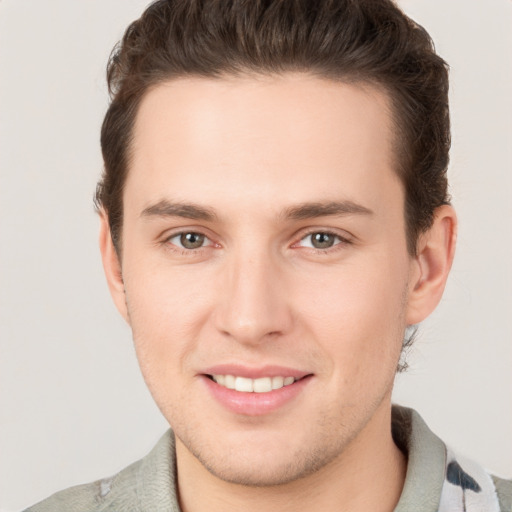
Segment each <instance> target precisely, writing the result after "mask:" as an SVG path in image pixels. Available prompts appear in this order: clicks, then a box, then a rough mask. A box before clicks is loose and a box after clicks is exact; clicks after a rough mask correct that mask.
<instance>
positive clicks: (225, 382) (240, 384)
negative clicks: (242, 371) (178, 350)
mask: <svg viewBox="0 0 512 512" xmlns="http://www.w3.org/2000/svg"><path fill="white" fill-rule="evenodd" d="M208 377H209V378H210V379H211V380H213V381H214V382H216V383H217V384H218V385H219V386H222V387H224V388H227V389H233V390H235V391H240V392H241V393H269V392H270V391H275V390H277V389H281V388H283V387H286V386H290V385H291V384H293V383H294V382H297V381H298V380H301V379H296V378H295V377H282V376H277V377H260V378H258V379H250V378H247V377H238V376H235V375H208Z"/></svg>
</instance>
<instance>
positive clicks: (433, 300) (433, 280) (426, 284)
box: [407, 205, 457, 325]
mask: <svg viewBox="0 0 512 512" xmlns="http://www.w3.org/2000/svg"><path fill="white" fill-rule="evenodd" d="M456 239H457V216H456V214H455V210H454V209H453V208H452V207H451V206H449V205H443V206H440V207H439V208H437V209H436V211H435V214H434V222H433V224H432V227H431V228H430V229H429V230H428V231H427V232H426V233H423V234H422V235H420V237H419V240H418V246H417V255H416V256H415V257H414V259H413V265H412V272H411V280H410V286H409V301H408V305H407V325H414V324H418V323H420V322H421V321H423V320H425V318H427V317H428V315H430V313H432V311H434V309H435V308H436V306H437V305H438V304H439V302H440V300H441V297H442V296H443V292H444V288H445V285H446V281H447V279H448V274H449V272H450V269H451V266H452V262H453V257H454V254H455V241H456Z"/></svg>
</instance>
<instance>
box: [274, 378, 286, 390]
mask: <svg viewBox="0 0 512 512" xmlns="http://www.w3.org/2000/svg"><path fill="white" fill-rule="evenodd" d="M283 386H284V377H272V389H279V388H282V387H283Z"/></svg>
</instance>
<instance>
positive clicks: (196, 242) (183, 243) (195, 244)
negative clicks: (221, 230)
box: [168, 231, 210, 249]
mask: <svg viewBox="0 0 512 512" xmlns="http://www.w3.org/2000/svg"><path fill="white" fill-rule="evenodd" d="M168 242H171V243H172V244H174V245H176V246H178V247H180V248H182V249H200V248H201V247H204V246H205V245H208V243H209V242H210V240H209V239H208V238H206V236H204V235H202V234H201V233H194V232H193V231H191V232H186V233H178V234H177V235H174V236H172V237H171V238H169V239H168Z"/></svg>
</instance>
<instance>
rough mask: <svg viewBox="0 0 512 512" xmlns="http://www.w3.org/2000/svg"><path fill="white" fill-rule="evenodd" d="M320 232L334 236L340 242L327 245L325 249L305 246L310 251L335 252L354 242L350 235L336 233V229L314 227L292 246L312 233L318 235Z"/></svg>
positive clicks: (325, 253) (323, 253)
mask: <svg viewBox="0 0 512 512" xmlns="http://www.w3.org/2000/svg"><path fill="white" fill-rule="evenodd" d="M318 234H321V235H328V236H332V237H334V238H335V239H337V240H338V242H337V243H334V245H332V246H331V247H327V248H325V249H319V248H317V247H305V249H307V250H309V251H313V252H314V253H315V254H322V255H327V254H332V253H333V252H335V251H338V250H340V249H342V248H343V247H345V246H347V245H351V244H352V243H353V242H352V240H350V239H349V238H348V237H344V236H341V235H340V234H339V233H336V232H334V231H329V230H324V229H314V230H311V231H308V232H307V233H306V234H304V235H303V236H302V237H301V238H300V239H299V241H298V242H295V243H294V244H293V245H292V247H295V246H298V244H299V243H300V242H302V241H303V240H305V239H307V238H308V237H311V236H312V235H318Z"/></svg>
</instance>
